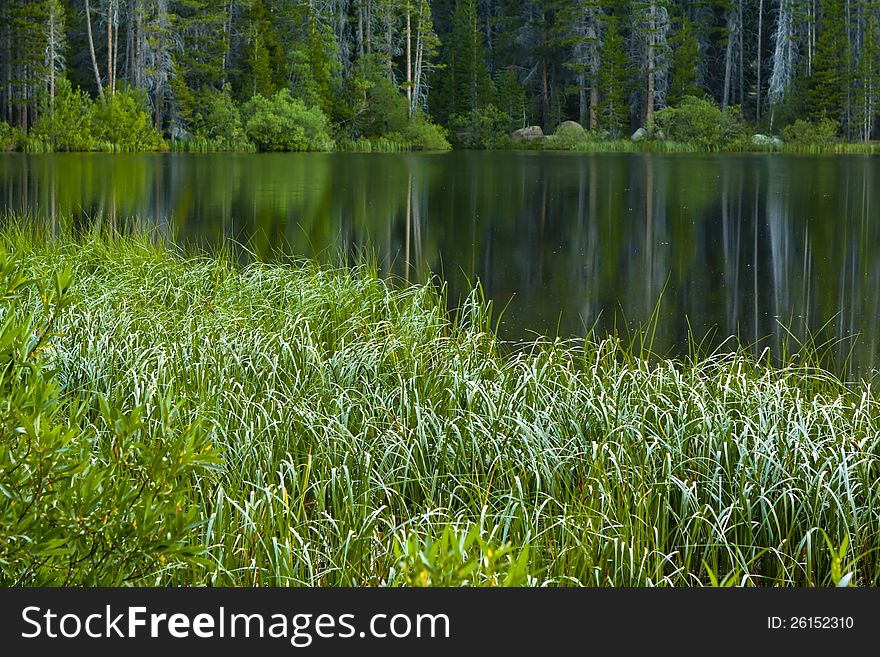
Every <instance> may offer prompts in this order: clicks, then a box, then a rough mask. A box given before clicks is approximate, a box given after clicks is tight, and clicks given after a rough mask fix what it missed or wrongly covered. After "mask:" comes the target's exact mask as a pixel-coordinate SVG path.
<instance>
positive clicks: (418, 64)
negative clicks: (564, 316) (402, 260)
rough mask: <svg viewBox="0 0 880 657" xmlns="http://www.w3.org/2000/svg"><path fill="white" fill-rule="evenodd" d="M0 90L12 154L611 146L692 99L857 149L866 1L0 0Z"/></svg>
mask: <svg viewBox="0 0 880 657" xmlns="http://www.w3.org/2000/svg"><path fill="white" fill-rule="evenodd" d="M0 82H2V84H0V121H2V123H0V146H2V145H3V144H5V145H6V147H7V148H8V147H12V146H13V145H14V144H18V146H19V147H22V148H24V149H26V150H41V149H45V150H94V149H101V148H110V149H116V148H119V149H157V148H164V147H166V145H167V144H171V145H175V146H177V147H186V146H187V145H189V146H191V147H192V148H206V149H243V148H252V149H259V150H326V149H330V148H334V147H344V146H346V145H349V146H352V145H354V146H357V145H358V144H361V145H363V144H366V145H369V144H374V145H375V144H376V143H377V142H381V143H383V144H385V146H386V147H388V148H392V147H394V145H400V146H402V147H405V146H409V147H412V146H415V147H421V148H436V147H442V146H443V145H444V144H445V143H446V137H447V136H448V138H449V140H450V141H452V142H453V144H455V145H456V146H475V147H491V146H493V145H496V143H497V140H496V138H498V139H505V138H506V137H507V135H508V134H509V132H510V131H511V130H515V129H517V128H522V127H524V126H529V125H538V126H541V127H542V128H543V131H544V132H548V133H549V132H551V131H553V130H554V129H555V128H556V126H558V125H560V124H561V123H563V122H564V121H566V120H574V121H577V122H579V123H580V124H582V125H583V126H584V127H585V128H586V129H587V130H589V131H592V133H594V134H602V135H603V137H604V138H617V137H629V135H630V133H631V131H632V130H634V129H637V128H639V127H640V126H645V127H647V128H648V130H649V131H652V129H653V127H654V125H655V112H656V113H659V112H662V111H664V109H663V108H667V107H677V106H679V105H680V104H682V103H687V102H690V103H691V107H692V109H693V110H694V111H699V110H700V108H701V107H703V106H705V105H706V104H708V103H711V104H712V105H713V108H712V109H713V110H714V109H717V110H718V111H719V112H720V114H719V116H723V117H726V118H729V119H731V120H734V121H736V122H738V123H740V124H742V125H746V124H750V126H753V127H754V129H755V130H756V131H763V132H767V133H769V134H781V133H782V132H783V130H784V129H785V128H786V127H788V128H789V134H790V135H792V136H795V137H796V136H797V135H798V134H799V132H798V131H800V132H801V133H803V132H804V131H807V132H809V131H813V132H816V131H819V132H820V133H824V134H825V135H826V136H827V137H828V138H834V139H841V140H846V141H853V142H855V141H869V140H872V139H876V138H877V135H878V132H880V121H878V118H880V98H878V96H880V0H697V1H687V2H685V1H683V0H606V1H599V0H91V1H90V0H3V3H2V6H0ZM697 99H699V102H700V103H702V104H703V105H702V106H701V105H700V104H698V103H696V100H697ZM695 103H696V104H695ZM708 116H709V119H710V120H711V121H713V122H716V121H715V119H714V118H713V116H714V115H711V114H710V115H708ZM665 120H666V122H667V124H668V123H669V117H668V116H666V117H665ZM792 126H794V128H792Z"/></svg>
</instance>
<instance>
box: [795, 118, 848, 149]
mask: <svg viewBox="0 0 880 657" xmlns="http://www.w3.org/2000/svg"><path fill="white" fill-rule="evenodd" d="M839 131H840V123H838V122H837V121H835V120H834V119H829V118H827V117H826V118H822V119H819V120H818V121H815V122H813V121H804V120H803V119H798V120H797V121H795V122H794V123H792V124H791V125H788V126H786V127H785V128H783V129H782V138H783V139H784V140H785V141H787V142H791V143H794V144H810V145H817V146H827V145H829V144H831V143H833V142H834V141H836V139H837V133H838V132H839Z"/></svg>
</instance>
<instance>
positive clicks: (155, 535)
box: [0, 250, 215, 586]
mask: <svg viewBox="0 0 880 657" xmlns="http://www.w3.org/2000/svg"><path fill="white" fill-rule="evenodd" d="M71 283H72V274H71V269H70V268H69V267H68V268H66V269H63V270H61V271H59V272H57V273H56V274H54V275H52V276H49V277H46V278H37V279H35V280H31V279H28V278H26V276H25V275H24V273H23V269H22V267H21V265H20V263H18V262H16V261H15V260H14V259H13V258H12V257H10V256H9V254H8V253H7V252H6V251H5V250H0V308H2V318H3V323H2V326H0V432H2V435H3V440H2V441H0V463H2V464H3V466H2V467H0V498H2V503H0V535H2V536H3V541H0V584H2V585H3V586H12V585H16V586H20V585H25V586H32V585H37V586H46V585H89V586H114V585H117V586H118V585H122V584H132V583H134V584H137V583H139V582H140V583H150V582H152V581H153V580H154V579H155V578H160V577H161V573H162V571H163V570H165V569H168V568H173V567H175V566H177V565H178V564H181V563H184V562H186V563H188V564H193V563H197V562H198V558H197V557H198V554H199V553H200V552H201V548H200V547H199V546H198V544H197V543H196V542H194V541H193V540H192V538H193V536H192V531H193V529H194V527H196V526H197V525H198V523H199V516H198V512H197V510H196V509H195V508H194V507H193V505H192V503H191V492H192V487H193V483H194V479H193V477H194V475H196V474H198V473H200V472H203V471H204V470H205V468H206V467H208V466H210V465H212V464H213V463H214V462H215V459H214V457H213V456H212V453H211V449H210V445H209V444H208V443H207V442H206V441H205V435H206V433H205V432H204V431H202V430H201V429H200V428H199V427H198V425H196V424H183V423H181V422H180V421H179V419H178V418H177V417H176V415H175V410H174V408H173V406H172V405H171V404H170V401H169V400H168V399H167V398H163V397H161V396H155V397H154V399H152V400H151V401H150V406H151V408H150V410H147V408H146V407H145V406H136V407H133V408H130V409H127V410H123V409H121V408H120V407H118V406H117V405H115V404H113V403H110V402H108V401H107V400H106V399H104V398H101V397H95V396H94V395H92V394H90V393H85V398H82V397H80V396H79V395H78V394H74V395H69V394H66V393H65V392H64V391H63V389H62V387H61V386H60V385H59V383H58V381H56V379H55V378H54V377H53V376H52V374H51V373H50V370H49V368H48V367H47V360H49V359H50V358H51V355H50V354H51V353H52V352H53V351H55V350H56V349H57V347H56V346H55V345H53V344H52V343H53V341H55V340H58V339H59V338H60V337H61V336H56V335H54V331H55V327H56V326H57V324H58V323H59V320H60V317H61V315H62V313H63V312H64V311H65V310H66V309H67V308H68V307H69V306H70V305H71V303H72V302H73V298H72V296H71V294H70V288H71ZM94 406H97V407H98V410H97V412H96V413H91V412H90V411H89V409H90V408H92V407H94Z"/></svg>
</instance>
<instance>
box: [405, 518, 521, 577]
mask: <svg viewBox="0 0 880 657" xmlns="http://www.w3.org/2000/svg"><path fill="white" fill-rule="evenodd" d="M395 554H396V555H397V557H398V559H399V564H400V571H399V577H400V580H401V581H402V583H405V584H406V585H407V586H416V587H427V586H522V585H524V584H526V583H527V582H528V581H529V570H528V568H529V549H528V546H523V547H522V548H521V549H520V551H519V554H516V553H515V552H514V549H513V547H512V546H511V545H509V544H505V545H501V546H496V545H492V544H491V543H489V542H488V541H486V540H484V539H483V538H482V536H481V533H480V528H479V526H473V527H471V529H470V530H468V531H464V532H462V531H459V530H457V529H456V528H455V527H454V526H452V525H446V526H445V527H444V528H443V530H442V532H440V535H439V536H438V537H432V536H430V535H429V536H420V535H418V534H416V533H413V534H410V535H408V536H407V537H406V538H405V539H402V540H401V539H398V541H397V543H396V545H395Z"/></svg>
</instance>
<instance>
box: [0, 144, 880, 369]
mask: <svg viewBox="0 0 880 657" xmlns="http://www.w3.org/2000/svg"><path fill="white" fill-rule="evenodd" d="M878 163H880V159H877V158H871V157H870V156H834V157H814V156H810V157H795V156H782V155H766V154H762V155H745V156H730V155H724V156H708V155H707V156H701V155H640V154H609V155H588V154H568V153H565V154H552V153H511V152H501V153H449V154H402V155H376V154H371V155H366V154H332V155H323V154H283V155H282V154H278V155H269V154H266V155H227V154H217V155H168V154H165V155H100V154H85V155H77V154H70V155H39V156H24V155H0V209H2V208H4V207H5V208H7V209H12V210H25V209H26V210H30V211H31V212H32V213H33V214H38V215H40V216H41V217H45V218H46V220H47V221H53V217H54V218H58V217H61V216H64V215H71V214H72V215H74V216H75V217H76V218H77V220H78V221H80V222H97V221H100V222H104V223H111V224H112V223H116V224H117V225H121V224H122V223H124V219H125V218H126V217H131V216H138V217H140V218H142V219H143V220H145V221H147V222H149V223H150V224H152V225H155V226H157V227H158V228H159V229H160V230H161V231H167V232H168V233H169V234H171V235H173V236H175V237H176V238H177V239H180V240H188V241H193V240H195V241H197V242H200V243H205V244H210V243H216V242H218V241H222V240H235V243H236V244H242V245H247V248H248V249H250V250H251V251H253V252H255V253H256V254H258V255H259V256H261V257H266V256H269V255H271V254H272V253H275V252H277V251H278V250H284V251H286V252H288V253H293V254H297V255H303V256H317V257H320V258H326V259H328V260H333V259H334V258H336V257H337V256H338V254H339V253H345V254H351V253H354V252H356V251H357V249H358V248H359V247H362V246H364V245H370V246H371V248H374V249H375V250H376V251H377V253H378V255H379V257H380V258H381V260H382V263H383V268H384V270H385V271H389V270H390V271H393V273H395V274H396V275H399V276H403V277H407V278H409V279H411V280H423V279H424V278H425V277H426V276H427V275H428V273H429V272H436V273H438V274H440V275H442V276H443V277H444V278H445V279H446V280H447V281H448V282H449V291H450V297H451V298H452V299H456V298H458V297H459V295H461V294H462V293H463V292H464V291H465V290H466V289H467V288H468V286H469V283H468V281H474V280H477V279H479V280H480V281H481V282H482V284H483V286H484V288H485V291H486V295H487V297H489V298H490V299H493V300H494V301H495V303H496V307H497V308H500V307H504V306H508V307H507V310H506V312H505V313H504V315H503V321H502V324H501V331H502V334H503V336H504V337H506V338H510V339H521V338H529V337H530V336H533V335H534V334H535V333H550V334H557V333H559V334H561V335H563V336H573V335H583V334H584V332H585V331H586V330H587V329H588V328H589V327H592V326H595V327H596V328H597V330H598V331H600V332H606V331H609V330H614V329H615V327H616V330H617V331H618V333H621V334H625V332H626V331H625V328H624V327H625V326H636V325H638V324H640V323H645V322H648V321H649V320H650V319H651V316H652V313H653V312H654V310H655V308H656V307H658V302H659V315H658V319H657V328H656V338H655V341H654V348H655V350H657V351H660V352H664V353H681V352H682V351H683V350H685V349H686V345H687V336H688V332H689V331H691V332H693V333H694V334H695V335H697V336H699V337H702V336H704V335H706V334H710V335H711V338H710V340H709V342H710V343H714V344H717V343H719V342H721V341H722V340H723V339H724V338H726V337H727V336H730V335H738V336H739V337H740V339H741V340H743V341H745V342H748V343H754V344H755V348H756V349H757V350H760V349H762V348H763V347H768V346H769V347H770V348H771V349H773V350H777V351H779V350H780V348H781V345H782V343H783V342H785V340H786V339H787V340H788V341H789V345H792V344H794V342H792V340H793V338H791V337H787V336H788V332H789V331H790V332H791V333H792V334H793V335H794V336H796V337H797V338H800V339H803V338H804V337H805V336H808V335H813V336H815V339H817V340H820V341H827V340H836V341H837V342H836V343H834V344H832V345H831V346H829V348H828V356H829V359H830V360H829V363H832V362H833V363H834V366H835V368H839V369H841V370H843V371H844V372H845V373H846V374H847V375H849V376H852V375H856V374H860V375H868V374H870V373H871V370H872V369H873V368H875V366H876V365H877V359H878V337H880V334H878V328H880V326H878V323H880V320H878V316H880V262H878V258H877V256H878V254H880V250H878V247H880V184H878V183H880V179H878V175H880V164H878ZM236 249H237V250H238V251H239V253H240V255H241V257H243V258H247V257H248V256H247V252H246V251H245V249H244V247H243V246H236ZM508 303H509V305H508ZM783 326H784V327H785V328H783Z"/></svg>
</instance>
